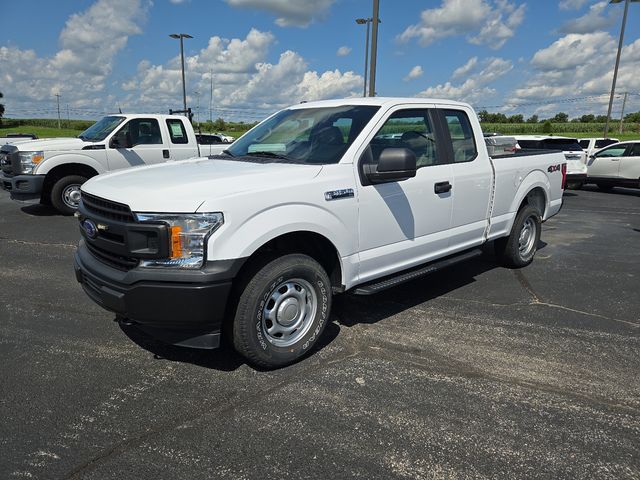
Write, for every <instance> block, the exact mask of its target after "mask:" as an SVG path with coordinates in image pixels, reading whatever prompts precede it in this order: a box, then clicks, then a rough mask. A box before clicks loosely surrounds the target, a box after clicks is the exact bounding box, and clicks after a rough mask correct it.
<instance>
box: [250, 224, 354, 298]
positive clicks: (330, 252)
mask: <svg viewBox="0 0 640 480" xmlns="http://www.w3.org/2000/svg"><path fill="white" fill-rule="evenodd" d="M289 253H303V254H305V255H308V256H310V257H311V258H313V259H314V260H315V261H316V262H318V263H319V264H320V265H322V268H324V270H325V271H326V272H327V275H329V279H330V280H331V286H332V287H333V288H334V289H338V290H339V289H340V288H341V287H342V268H341V266H340V256H339V255H338V251H337V250H336V247H334V245H333V243H331V241H330V240H328V239H327V238H326V237H324V236H322V235H320V234H319V233H314V232H291V233H286V234H284V235H281V236H279V237H276V238H274V239H272V240H270V241H268V242H267V243H265V244H264V245H263V246H262V247H260V248H259V249H258V250H256V251H255V252H254V253H253V254H252V255H251V257H249V259H247V261H246V262H245V264H244V266H243V268H242V269H243V270H244V269H245V268H250V267H249V266H250V265H251V264H252V263H254V262H253V260H258V259H259V258H265V257H267V258H270V257H273V256H279V255H284V254H289ZM240 273H242V271H241V272H240Z"/></svg>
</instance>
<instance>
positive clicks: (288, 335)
mask: <svg viewBox="0 0 640 480" xmlns="http://www.w3.org/2000/svg"><path fill="white" fill-rule="evenodd" d="M330 311H331V285H330V283H329V277H328V276H327V273H326V272H325V271H324V269H323V268H322V266H320V264H319V263H318V262H316V261H315V260H314V259H312V258H310V257H308V256H306V255H301V254H291V255H285V256H283V257H280V258H277V259H275V260H273V261H271V262H269V263H267V264H266V265H264V266H263V267H262V268H260V269H259V270H258V271H257V272H256V273H255V274H254V275H253V276H252V277H251V278H250V279H249V280H248V282H247V283H246V285H245V287H244V289H243V290H242V293H241V294H240V298H239V299H238V305H237V308H236V313H235V317H234V319H233V344H234V347H235V349H236V350H237V351H238V352H239V353H240V354H241V355H243V356H244V357H245V358H246V359H247V360H249V362H251V363H253V364H254V365H257V366H259V367H263V368H277V367H282V366H285V365H288V364H290V363H293V362H295V361H296V360H298V359H299V358H301V357H302V356H303V355H305V354H306V353H307V352H309V351H310V350H311V349H312V347H313V346H314V344H315V343H316V342H317V340H318V338H319V337H320V335H321V334H322V332H323V330H324V328H325V326H326V324H327V322H328V321H329V313H330Z"/></svg>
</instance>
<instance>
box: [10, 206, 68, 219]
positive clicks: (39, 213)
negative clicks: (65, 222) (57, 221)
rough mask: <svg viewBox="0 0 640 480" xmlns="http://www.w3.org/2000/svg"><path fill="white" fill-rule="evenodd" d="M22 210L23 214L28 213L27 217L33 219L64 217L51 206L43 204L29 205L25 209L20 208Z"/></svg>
mask: <svg viewBox="0 0 640 480" xmlns="http://www.w3.org/2000/svg"><path fill="white" fill-rule="evenodd" d="M20 210H21V211H22V212H24V213H26V214H27V215H31V216H32V217H55V216H62V215H60V213H59V212H58V211H57V210H56V209H55V208H53V207H52V206H51V205H43V204H41V203H35V204H33V205H27V206H25V207H20Z"/></svg>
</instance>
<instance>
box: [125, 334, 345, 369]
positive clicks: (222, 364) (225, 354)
mask: <svg viewBox="0 0 640 480" xmlns="http://www.w3.org/2000/svg"><path fill="white" fill-rule="evenodd" d="M120 329H121V330H122V331H123V332H124V334H125V335H126V336H127V337H129V339H130V340H131V341H132V342H134V343H135V344H136V345H138V346H139V347H141V348H143V349H145V350H147V351H148V352H150V353H151V354H153V358H154V359H156V360H159V361H161V360H164V361H169V362H182V363H190V364H192V365H197V366H199V367H204V368H210V369H213V370H220V371H223V372H232V371H234V370H236V369H238V368H239V367H241V366H242V365H247V366H249V368H252V369H254V370H256V371H267V370H265V369H261V368H258V367H255V366H253V365H250V364H248V363H247V362H246V361H245V359H244V358H243V357H242V356H241V355H240V354H238V353H237V352H236V351H235V350H234V349H233V347H232V346H231V345H229V343H228V342H226V341H225V340H224V339H223V340H222V342H221V344H220V347H219V348H217V349H215V350H199V349H195V348H185V347H177V346H175V345H168V344H166V343H162V342H159V341H158V340H155V339H153V338H151V337H149V336H148V335H146V334H144V333H143V332H141V331H140V330H138V329H137V328H135V327H133V326H127V325H124V324H120ZM339 333H340V326H339V325H338V324H336V323H329V324H327V326H326V328H325V331H324V333H323V334H322V336H321V337H320V339H319V340H318V343H316V345H315V346H314V348H313V352H312V353H311V356H313V354H314V353H316V352H318V351H319V350H322V349H323V348H325V347H326V346H328V345H330V344H331V343H332V342H333V341H334V340H335V339H336V337H337V336H338V334H339ZM308 357H309V356H308V355H306V356H305V357H303V358H301V359H300V360H299V361H304V360H305V358H308ZM296 363H298V362H296Z"/></svg>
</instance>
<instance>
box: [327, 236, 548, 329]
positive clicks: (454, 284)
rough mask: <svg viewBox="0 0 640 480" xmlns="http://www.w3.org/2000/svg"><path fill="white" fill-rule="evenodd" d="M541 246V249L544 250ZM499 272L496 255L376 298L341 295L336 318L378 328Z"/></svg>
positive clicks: (417, 281)
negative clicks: (412, 310)
mask: <svg viewBox="0 0 640 480" xmlns="http://www.w3.org/2000/svg"><path fill="white" fill-rule="evenodd" d="M543 246H544V245H542V242H541V244H540V245H539V247H538V248H543ZM495 268H502V267H501V266H500V265H499V264H498V263H497V261H496V260H495V258H494V257H493V255H490V254H488V253H485V254H484V255H482V256H481V257H478V258H476V259H473V260H469V261H467V262H464V263H463V264H459V265H455V266H452V267H450V268H448V269H445V270H442V271H439V272H434V273H432V274H430V275H427V276H425V277H423V278H420V279H416V280H412V281H410V282H407V283H404V284H402V285H398V286H397V287H394V288H390V289H389V290H385V291H383V292H380V293H378V294H376V295H372V296H361V295H353V294H349V293H347V294H345V295H340V296H338V297H336V298H335V300H334V307H333V314H334V316H335V317H337V321H338V322H339V323H340V324H341V325H344V326H346V327H352V326H355V325H357V324H374V323H377V322H379V321H381V320H384V319H386V318H389V317H392V316H394V315H397V314H399V313H401V312H403V311H405V310H408V309H410V308H413V307H415V306H417V305H420V304H423V303H425V302H428V301H430V300H433V299H434V298H437V297H440V296H443V295H446V294H448V293H451V292H453V291H455V290H457V289H459V288H462V287H464V286H466V285H469V284H472V283H474V282H475V281H476V277H477V276H478V275H481V274H482V273H485V272H487V271H489V270H493V269H495Z"/></svg>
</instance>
